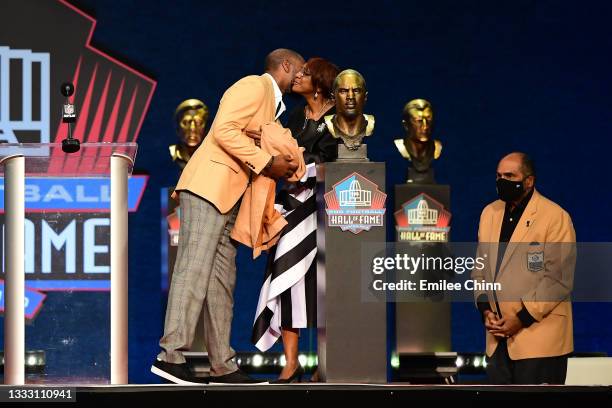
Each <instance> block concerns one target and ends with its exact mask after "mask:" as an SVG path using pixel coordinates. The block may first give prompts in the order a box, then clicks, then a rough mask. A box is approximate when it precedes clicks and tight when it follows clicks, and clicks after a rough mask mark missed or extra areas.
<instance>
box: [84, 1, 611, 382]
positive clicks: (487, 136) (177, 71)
mask: <svg viewBox="0 0 612 408" xmlns="http://www.w3.org/2000/svg"><path fill="white" fill-rule="evenodd" d="M257 3H259V2H247V3H244V4H241V3H239V2H236V1H232V2H228V1H218V2H214V3H213V2H202V1H195V0H194V1H176V2H158V1H148V2H144V1H133V0H126V1H121V2H106V1H95V0H81V1H76V2H75V4H76V5H78V6H79V7H81V8H83V9H84V10H85V11H86V12H88V13H90V14H91V15H93V16H94V17H96V18H97V20H98V26H97V29H96V31H95V33H94V36H93V42H94V44H95V45H96V46H98V47H99V48H102V49H103V50H107V51H108V52H109V53H110V54H111V55H114V56H117V57H119V58H120V59H122V60H124V61H127V62H129V63H130V64H132V65H133V66H135V67H138V68H140V69H141V70H143V71H144V72H146V73H148V74H150V75H151V76H152V77H153V78H155V79H156V80H157V81H158V87H157V90H156V92H155V95H154V97H153V101H152V104H151V107H150V110H149V113H148V115H147V117H146V119H145V122H144V125H143V127H142V130H141V133H140V137H139V140H138V142H139V144H140V152H139V155H138V158H137V167H138V168H139V169H141V170H144V171H147V172H149V173H150V175H151V179H150V184H149V186H148V188H147V191H146V192H145V195H144V199H143V201H142V204H141V208H140V210H139V211H138V213H136V214H133V215H131V218H130V238H131V244H130V293H129V295H130V381H131V382H154V381H156V379H155V378H153V376H152V375H150V374H149V373H148V367H149V365H150V362H151V359H152V358H153V357H154V355H155V353H156V352H157V349H158V348H157V341H158V338H159V335H160V334H161V330H162V324H161V323H162V320H163V316H162V310H161V307H160V305H161V304H162V295H161V293H160V283H159V282H160V279H159V273H160V272H159V271H160V249H159V247H160V245H159V238H158V237H159V235H160V232H159V228H160V222H159V216H160V198H159V197H160V192H159V191H160V188H162V187H164V186H169V185H172V184H173V183H175V182H176V179H177V170H176V168H175V166H174V165H173V164H172V163H171V161H170V159H169V157H168V154H167V146H168V145H169V144H171V143H173V142H174V141H175V133H174V128H173V122H172V114H173V111H174V108H175V107H176V106H177V104H178V103H179V102H180V101H181V100H183V99H185V98H187V97H197V98H201V99H203V100H204V101H205V102H206V103H207V104H208V106H209V107H210V108H211V114H214V113H215V111H216V107H217V103H218V100H219V98H220V97H221V95H222V93H223V91H224V90H225V89H226V88H227V87H228V86H229V85H231V84H232V83H233V82H234V81H236V80H237V79H239V78H240V77H242V76H244V75H247V74H253V73H260V72H261V66H262V60H263V58H264V56H265V55H266V53H267V52H269V51H270V50H272V49H274V48H277V47H289V48H293V49H295V50H297V51H299V52H301V53H302V54H303V55H304V56H305V57H311V56H323V57H326V58H328V59H331V60H333V61H334V62H336V63H337V64H338V65H340V66H341V67H343V68H346V67H351V68H355V69H357V70H359V71H361V73H362V74H363V75H364V76H365V78H366V80H367V84H368V89H369V98H368V105H367V112H368V113H372V114H374V115H376V119H377V125H376V132H375V136H374V137H373V138H372V139H370V141H369V142H368V144H369V145H368V150H369V152H370V156H371V159H373V160H375V161H385V162H386V163H387V186H386V188H387V191H388V192H390V193H392V191H393V186H394V185H395V184H398V183H401V182H403V180H404V176H405V168H406V163H405V162H404V161H403V160H402V159H401V158H400V156H399V154H398V153H397V152H396V150H395V148H394V147H393V144H392V143H393V142H392V139H393V138H395V137H397V136H398V135H400V134H401V126H400V112H401V109H402V107H403V104H404V103H405V102H407V101H408V100H410V99H412V98H416V97H421V98H426V99H428V100H430V101H431V102H432V103H433V106H434V109H435V114H436V124H435V136H436V137H437V138H439V139H440V140H442V142H443V143H444V151H443V155H442V158H441V159H440V160H439V161H438V162H437V163H436V171H437V176H438V181H439V182H442V183H449V184H450V185H451V186H452V212H453V240H455V241H468V240H474V239H475V238H476V230H477V222H478V217H479V214H480V211H481V209H482V208H483V206H484V205H485V204H486V203H488V202H490V201H491V200H493V199H494V198H495V188H494V171H495V166H496V163H497V161H498V159H499V158H500V157H501V156H502V155H503V154H504V153H506V152H509V151H512V150H522V151H525V152H528V153H529V154H531V155H532V156H533V158H534V159H535V160H536V163H537V167H538V172H539V173H538V174H539V177H538V183H537V184H538V188H539V190H540V191H541V192H542V193H543V194H544V195H546V196H548V197H549V198H551V199H553V200H554V201H556V202H558V203H559V204H560V205H561V206H563V207H564V208H565V209H567V210H568V211H569V213H570V214H571V215H572V217H573V220H574V223H575V227H576V231H577V235H578V239H579V240H581V241H610V228H611V227H612V217H610V214H609V212H608V211H609V203H610V201H611V199H612V193H611V192H610V180H609V178H608V177H609V176H608V174H609V156H610V149H611V148H612V143H611V142H610V135H611V134H612V132H611V131H612V121H610V110H611V108H612V103H611V102H610V96H609V93H610V89H612V87H611V86H610V85H611V84H610V82H611V81H610V74H609V73H610V72H611V68H612V64H611V63H610V38H612V37H611V30H610V28H609V25H610V23H609V22H610V17H612V6H611V5H610V3H608V2H603V1H602V2H590V1H586V2H581V3H580V4H579V5H576V3H573V2H567V3H565V2H559V1H553V0H548V1H546V0H538V1H536V0H530V1H527V0H515V1H512V2H504V4H502V2H490V1H450V0H449V1H437V2H422V1H401V2H400V1H398V2H391V1H384V0H383V1H381V0H379V1H377V2H375V3H374V2H366V1H364V2H359V1H353V2H345V3H344V4H338V5H334V4H331V2H326V3H323V4H314V3H308V2H295V1H282V2H272V1H267V2H261V4H257ZM392 202H393V197H392V194H391V195H390V197H389V203H392ZM389 232H390V231H389ZM389 237H391V236H389ZM262 268H263V264H262V262H258V263H256V264H255V265H253V264H252V263H251V262H250V260H249V251H248V250H246V249H243V250H242V251H241V255H240V258H239V265H238V269H239V276H238V287H237V289H236V307H235V321H234V331H233V345H234V347H235V348H236V349H237V350H253V347H252V346H251V345H250V343H249V341H248V340H249V335H250V324H251V322H252V318H253V312H254V308H255V304H256V301H257V295H258V290H259V284H260V279H261V274H262ZM574 310H575V344H576V350H577V351H607V352H609V353H612V328H611V325H610V324H609V321H610V318H611V317H612V307H610V305H609V304H576V305H575V308H574ZM309 340H310V339H309V336H304V339H303V342H304V343H305V345H306V346H307V343H308V342H309ZM453 348H454V349H455V350H459V351H481V350H482V349H483V332H482V328H481V326H480V322H479V317H478V315H477V314H476V312H475V311H474V310H473V309H472V305H468V304H462V305H455V306H454V309H453Z"/></svg>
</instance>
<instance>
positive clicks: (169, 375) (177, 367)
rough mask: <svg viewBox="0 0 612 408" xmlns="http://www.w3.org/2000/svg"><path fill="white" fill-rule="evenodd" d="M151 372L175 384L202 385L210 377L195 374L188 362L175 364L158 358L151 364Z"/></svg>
mask: <svg viewBox="0 0 612 408" xmlns="http://www.w3.org/2000/svg"><path fill="white" fill-rule="evenodd" d="M151 372H152V373H153V374H155V375H158V376H160V377H162V378H164V379H166V380H168V381H170V382H173V383H175V384H183V385H201V384H207V383H208V378H199V377H196V376H194V375H193V374H192V373H191V370H189V367H188V366H187V363H182V364H174V363H167V362H165V361H162V360H158V359H156V360H155V362H153V365H152V366H151Z"/></svg>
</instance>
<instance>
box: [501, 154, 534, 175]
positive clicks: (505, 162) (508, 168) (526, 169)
mask: <svg viewBox="0 0 612 408" xmlns="http://www.w3.org/2000/svg"><path fill="white" fill-rule="evenodd" d="M500 168H501V170H504V171H505V172H512V173H513V174H515V175H517V176H520V178H522V179H523V178H525V177H528V176H534V177H535V175H536V171H535V165H534V163H533V160H531V158H530V157H529V156H528V155H527V154H526V153H523V152H512V153H510V154H507V155H506V156H504V157H502V159H501V160H500V161H499V164H498V166H497V169H498V170H497V172H498V173H503V172H500Z"/></svg>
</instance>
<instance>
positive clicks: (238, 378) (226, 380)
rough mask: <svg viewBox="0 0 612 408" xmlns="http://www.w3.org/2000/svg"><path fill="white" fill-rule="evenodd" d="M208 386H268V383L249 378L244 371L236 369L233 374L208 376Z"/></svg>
mask: <svg viewBox="0 0 612 408" xmlns="http://www.w3.org/2000/svg"><path fill="white" fill-rule="evenodd" d="M209 384H268V382H267V381H262V380H257V379H255V378H253V377H249V376H248V375H246V374H245V373H244V371H242V370H241V369H238V370H236V371H234V372H233V373H229V374H225V375H219V376H210V380H209Z"/></svg>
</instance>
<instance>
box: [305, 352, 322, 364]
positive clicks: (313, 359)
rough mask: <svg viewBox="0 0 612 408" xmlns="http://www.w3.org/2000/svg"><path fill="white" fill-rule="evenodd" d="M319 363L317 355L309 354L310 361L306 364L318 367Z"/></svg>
mask: <svg viewBox="0 0 612 408" xmlns="http://www.w3.org/2000/svg"><path fill="white" fill-rule="evenodd" d="M318 363H319V361H318V358H317V356H316V355H312V354H311V355H309V356H308V361H307V362H306V366H308V367H316V366H317V364H318Z"/></svg>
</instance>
